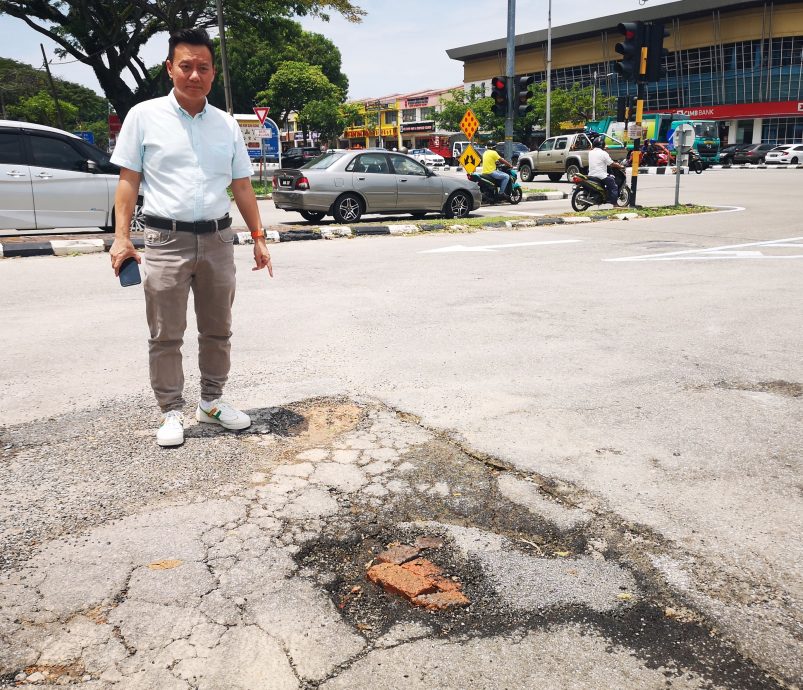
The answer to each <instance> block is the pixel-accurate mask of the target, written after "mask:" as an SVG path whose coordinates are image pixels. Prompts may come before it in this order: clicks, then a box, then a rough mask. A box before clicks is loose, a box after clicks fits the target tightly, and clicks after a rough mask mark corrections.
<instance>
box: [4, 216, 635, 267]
mask: <svg viewBox="0 0 803 690" xmlns="http://www.w3.org/2000/svg"><path fill="white" fill-rule="evenodd" d="M638 217H639V216H638V214H636V213H619V214H616V215H614V216H606V217H603V218H591V217H589V216H540V217H538V218H532V219H527V220H517V221H504V222H495V223H488V224H486V225H482V226H479V227H478V229H483V230H484V229H489V230H491V229H499V228H526V227H543V226H546V225H564V224H565V225H570V224H574V223H590V222H594V221H601V220H625V221H626V220H633V219H635V218H638ZM445 227H446V226H445V225H444V224H441V223H434V224H431V225H423V226H422V225H415V224H398V225H364V226H360V227H354V228H351V227H349V226H345V225H335V226H326V227H318V228H310V229H307V230H287V231H277V230H267V231H266V232H265V236H266V239H267V240H268V242H270V243H274V244H275V243H277V242H303V241H305V240H331V239H334V238H336V237H354V236H363V237H368V236H371V235H409V234H411V233H415V232H422V233H426V232H433V231H436V230H443V229H444V228H445ZM451 227H452V228H453V229H455V230H463V229H466V228H467V227H468V226H457V225H453V226H451ZM112 242H114V240H112V239H86V240H50V241H48V242H12V243H10V244H2V243H0V258H14V257H26V256H69V255H71V254H90V253H96V252H103V251H106V252H108V251H109V249H110V248H111V246H112ZM131 242H132V244H133V245H134V247H135V248H136V249H144V248H145V242H144V240H143V239H142V238H139V237H136V238H131ZM253 243H254V241H253V240H252V239H251V234H250V233H249V232H240V231H235V233H234V244H239V245H244V244H253Z"/></svg>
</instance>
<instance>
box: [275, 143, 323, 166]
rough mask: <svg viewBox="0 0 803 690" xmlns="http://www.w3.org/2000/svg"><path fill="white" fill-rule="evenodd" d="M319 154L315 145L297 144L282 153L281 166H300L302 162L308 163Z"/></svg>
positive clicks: (319, 151)
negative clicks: (297, 145)
mask: <svg viewBox="0 0 803 690" xmlns="http://www.w3.org/2000/svg"><path fill="white" fill-rule="evenodd" d="M320 155H321V150H320V149H319V148H318V147H317V146H299V147H296V148H292V149H287V151H285V152H284V153H283V154H282V167H283V168H300V167H301V166H302V165H304V163H308V162H309V161H311V160H314V159H315V158H317V157H318V156H320Z"/></svg>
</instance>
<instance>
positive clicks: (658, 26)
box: [646, 22, 669, 82]
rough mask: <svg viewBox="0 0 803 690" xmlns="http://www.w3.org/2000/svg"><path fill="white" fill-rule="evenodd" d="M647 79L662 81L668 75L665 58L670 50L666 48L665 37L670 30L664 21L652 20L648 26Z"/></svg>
mask: <svg viewBox="0 0 803 690" xmlns="http://www.w3.org/2000/svg"><path fill="white" fill-rule="evenodd" d="M647 34H648V36H647V76H646V80H647V81H652V82H656V81H661V79H663V78H664V76H666V70H665V69H664V58H665V57H666V56H667V55H669V51H668V50H667V49H666V48H664V39H665V38H666V37H667V36H669V30H668V29H667V28H665V27H664V23H663V22H652V23H650V25H649V26H648V28H647Z"/></svg>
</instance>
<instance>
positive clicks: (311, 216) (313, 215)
mask: <svg viewBox="0 0 803 690" xmlns="http://www.w3.org/2000/svg"><path fill="white" fill-rule="evenodd" d="M299 213H300V214H301V217H302V218H303V219H304V220H308V221H310V223H317V222H318V221H320V220H322V219H323V217H324V216H325V215H326V214H325V213H324V212H323V211H299Z"/></svg>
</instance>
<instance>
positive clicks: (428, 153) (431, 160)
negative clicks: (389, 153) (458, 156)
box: [408, 149, 446, 168]
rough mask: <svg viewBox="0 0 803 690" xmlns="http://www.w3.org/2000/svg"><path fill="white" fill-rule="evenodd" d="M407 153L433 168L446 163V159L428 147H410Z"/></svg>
mask: <svg viewBox="0 0 803 690" xmlns="http://www.w3.org/2000/svg"><path fill="white" fill-rule="evenodd" d="M408 155H410V156H412V157H413V158H415V159H416V160H417V161H420V162H421V163H423V164H424V165H427V166H430V167H433V168H434V167H443V166H444V165H446V159H445V158H444V157H443V156H440V155H438V154H437V153H435V152H434V151H432V150H430V149H410V151H408Z"/></svg>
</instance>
